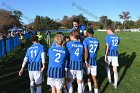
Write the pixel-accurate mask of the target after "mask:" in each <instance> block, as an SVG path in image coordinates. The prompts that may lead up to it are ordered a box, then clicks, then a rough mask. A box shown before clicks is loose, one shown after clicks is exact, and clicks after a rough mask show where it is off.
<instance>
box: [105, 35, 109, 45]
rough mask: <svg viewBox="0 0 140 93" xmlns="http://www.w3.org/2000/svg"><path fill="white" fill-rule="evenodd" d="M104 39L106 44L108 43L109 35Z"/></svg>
mask: <svg viewBox="0 0 140 93" xmlns="http://www.w3.org/2000/svg"><path fill="white" fill-rule="evenodd" d="M105 40H106V44H109V36H106V38H105Z"/></svg>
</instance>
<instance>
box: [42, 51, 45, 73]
mask: <svg viewBox="0 0 140 93" xmlns="http://www.w3.org/2000/svg"><path fill="white" fill-rule="evenodd" d="M41 59H42V68H41V72H44V70H45V61H46V54H45V52H42V53H41Z"/></svg>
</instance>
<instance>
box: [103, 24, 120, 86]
mask: <svg viewBox="0 0 140 93" xmlns="http://www.w3.org/2000/svg"><path fill="white" fill-rule="evenodd" d="M107 34H108V35H107V36H106V50H105V62H107V64H108V66H107V75H108V80H109V83H111V75H110V68H109V65H110V63H112V66H113V72H114V84H113V85H114V88H115V89H116V88H117V82H118V72H117V67H118V66H119V63H118V45H119V42H120V38H119V37H118V36H117V35H115V34H114V29H113V27H110V26H109V27H108V28H107Z"/></svg>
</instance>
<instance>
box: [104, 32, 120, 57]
mask: <svg viewBox="0 0 140 93" xmlns="http://www.w3.org/2000/svg"><path fill="white" fill-rule="evenodd" d="M119 43H120V38H119V37H118V36H117V35H115V34H111V35H107V36H106V44H108V45H109V51H108V56H118V45H119Z"/></svg>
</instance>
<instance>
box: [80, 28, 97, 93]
mask: <svg viewBox="0 0 140 93" xmlns="http://www.w3.org/2000/svg"><path fill="white" fill-rule="evenodd" d="M93 34H94V32H93V29H92V28H89V29H88V30H87V38H86V39H85V40H84V41H83V44H84V50H85V55H84V58H85V64H86V67H87V74H88V87H89V91H90V93H92V88H91V80H90V74H91V77H92V79H93V81H94V93H98V83H97V79H96V75H97V63H96V58H97V51H98V49H99V41H98V40H97V39H96V38H94V37H93Z"/></svg>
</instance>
